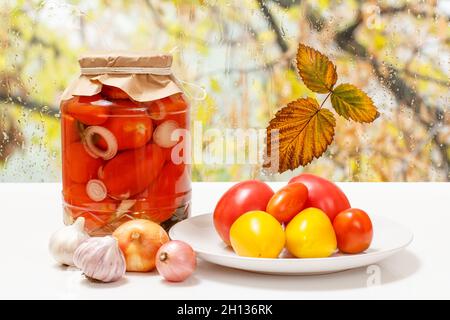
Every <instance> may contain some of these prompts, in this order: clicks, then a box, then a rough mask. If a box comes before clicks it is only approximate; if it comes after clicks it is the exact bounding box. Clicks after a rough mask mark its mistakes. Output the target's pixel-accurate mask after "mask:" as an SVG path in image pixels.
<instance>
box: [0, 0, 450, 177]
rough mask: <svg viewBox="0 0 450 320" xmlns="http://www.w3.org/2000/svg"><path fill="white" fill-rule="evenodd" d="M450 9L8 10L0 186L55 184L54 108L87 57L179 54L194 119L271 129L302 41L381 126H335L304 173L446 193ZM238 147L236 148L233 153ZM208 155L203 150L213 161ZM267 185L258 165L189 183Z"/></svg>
mask: <svg viewBox="0 0 450 320" xmlns="http://www.w3.org/2000/svg"><path fill="white" fill-rule="evenodd" d="M449 21H450V1H445V0H424V1H421V0H420V1H419V0H417V1H412V0H411V1H401V0H399V1H394V0H386V1H370V0H368V1H358V0H341V1H338V0H336V1H332V0H267V1H263V0H209V1H208V0H203V1H202V0H197V1H195V0H192V1H188V0H186V1H185V0H172V1H169V0H134V1H126V0H78V1H68V0H67V1H63V0H59V1H58V0H53V1H52V0H48V1H42V0H41V1H38V0H36V1H34V0H29V1H25V0H4V1H1V4H0V181H4V182H6V181H58V180H59V179H60V170H61V164H60V141H59V139H60V125H59V112H58V106H59V101H58V99H59V96H60V94H61V93H62V91H63V90H64V88H65V87H66V86H67V85H68V84H69V82H70V81H71V80H72V79H73V78H74V77H76V76H77V75H78V72H79V70H78V63H77V57H78V56H79V55H81V54H83V53H86V52H92V51H108V50H114V51H117V50H133V51H149V52H172V53H173V54H174V57H175V59H174V61H175V66H174V69H175V71H176V74H177V75H178V77H179V78H181V79H184V80H186V81H190V82H194V83H196V84H198V85H201V86H203V87H205V88H206V90H207V92H208V95H207V97H206V99H205V100H203V101H193V102H192V119H193V120H196V121H201V122H202V123H203V124H204V126H205V129H207V128H224V127H229V128H243V129H245V128H265V127H266V126H267V123H268V121H269V119H270V118H271V117H272V116H273V115H274V114H275V112H276V111H277V110H278V109H279V108H280V107H282V106H283V105H285V104H286V103H287V102H289V101H291V100H293V99H296V98H298V97H303V96H314V94H313V93H312V92H311V91H309V90H308V89H307V88H306V87H305V86H304V85H303V84H302V82H301V81H300V80H299V78H298V76H297V73H296V71H295V68H293V63H292V62H293V59H294V58H295V53H296V49H297V45H298V43H299V42H300V41H301V42H303V43H305V44H308V45H310V46H313V47H315V48H316V49H318V50H320V51H322V52H323V53H325V54H327V55H328V56H329V57H330V58H331V59H332V60H333V61H334V62H335V64H336V65H337V69H338V73H339V77H340V80H339V82H340V83H344V82H351V83H354V84H355V85H357V86H359V87H360V88H362V89H364V90H365V91H366V92H367V93H368V94H369V95H370V96H371V97H372V98H373V100H374V102H375V104H376V105H377V106H378V108H379V110H380V112H381V113H382V115H381V117H380V118H379V119H377V121H375V123H373V124H369V125H361V124H355V123H351V122H346V121H343V119H338V126H337V132H336V135H335V140H334V142H333V144H332V145H331V147H330V148H329V149H328V151H327V152H326V154H325V155H324V156H323V157H322V158H320V159H318V160H315V161H313V163H312V164H310V165H308V166H307V167H304V168H299V169H297V170H296V171H295V172H289V173H284V174H282V175H276V176H270V177H264V176H263V177H262V178H263V179H267V180H270V179H272V180H285V179H287V178H288V177H289V176H291V175H294V174H296V173H298V172H300V171H309V172H314V173H318V174H321V175H322V176H325V177H328V178H331V179H334V180H338V181H448V180H449V178H450V176H449V166H450V114H449V110H448V106H449V99H450V95H449V84H450V82H449V71H450V28H449ZM226 148H227V149H230V148H231V149H232V148H234V146H233V145H230V146H226ZM204 152H208V148H207V142H205V150H204ZM250 177H261V173H260V166H258V165H206V164H200V165H195V166H194V170H193V178H194V180H197V181H199V180H201V181H222V180H239V179H245V178H250Z"/></svg>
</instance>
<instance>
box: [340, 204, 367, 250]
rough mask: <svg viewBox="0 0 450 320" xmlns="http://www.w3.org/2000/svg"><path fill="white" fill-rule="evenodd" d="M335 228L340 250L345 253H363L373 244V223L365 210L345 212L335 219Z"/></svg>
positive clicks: (352, 209) (353, 209)
mask: <svg viewBox="0 0 450 320" xmlns="http://www.w3.org/2000/svg"><path fill="white" fill-rule="evenodd" d="M333 227H334V231H335V233H336V238H337V245H338V248H339V250H340V251H341V252H343V253H360V252H363V251H364V250H367V248H369V246H370V243H371V242H372V237H373V227H372V221H371V220H370V218H369V216H368V214H367V213H365V212H364V211H363V210H360V209H355V208H351V209H347V210H344V211H343V212H341V213H339V214H338V215H337V216H336V217H335V218H334V221H333Z"/></svg>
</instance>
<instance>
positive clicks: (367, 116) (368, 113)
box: [331, 83, 380, 122]
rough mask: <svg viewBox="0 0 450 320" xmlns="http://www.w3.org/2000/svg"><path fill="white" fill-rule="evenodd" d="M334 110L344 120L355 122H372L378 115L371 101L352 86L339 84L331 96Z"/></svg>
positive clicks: (362, 92)
mask: <svg viewBox="0 0 450 320" xmlns="http://www.w3.org/2000/svg"><path fill="white" fill-rule="evenodd" d="M331 104H332V105H333V108H334V110H336V112H337V113H338V114H339V115H341V116H343V117H344V118H345V119H347V120H348V119H352V120H353V121H357V122H372V121H374V120H375V119H376V118H378V116H379V115H380V114H379V113H378V111H377V108H376V107H375V105H374V104H373V102H372V99H370V97H369V96H368V95H367V94H366V93H365V92H364V91H362V90H360V89H358V88H357V87H355V86H354V85H352V84H348V83H345V84H341V85H339V86H337V87H336V88H335V89H334V90H333V93H332V94H331Z"/></svg>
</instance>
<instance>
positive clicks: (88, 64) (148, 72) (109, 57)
mask: <svg viewBox="0 0 450 320" xmlns="http://www.w3.org/2000/svg"><path fill="white" fill-rule="evenodd" d="M79 64H80V68H81V74H80V76H79V77H78V78H77V79H76V80H75V81H74V82H73V83H72V84H71V85H70V86H69V87H68V88H67V89H66V91H65V92H64V93H63V95H62V98H61V100H68V99H70V98H72V97H73V96H92V95H95V94H97V93H99V92H100V91H101V90H102V86H103V85H108V86H112V87H116V88H120V89H121V90H123V91H125V93H127V94H128V95H129V96H130V97H131V98H132V99H133V100H135V101H138V102H147V101H154V100H158V99H162V98H165V97H168V96H171V95H173V94H176V93H180V92H182V89H181V88H180V86H179V85H178V84H177V80H176V78H175V77H174V76H173V74H172V71H171V66H172V56H171V55H145V54H136V53H126V54H116V53H108V54H93V55H89V56H84V57H82V58H80V59H79Z"/></svg>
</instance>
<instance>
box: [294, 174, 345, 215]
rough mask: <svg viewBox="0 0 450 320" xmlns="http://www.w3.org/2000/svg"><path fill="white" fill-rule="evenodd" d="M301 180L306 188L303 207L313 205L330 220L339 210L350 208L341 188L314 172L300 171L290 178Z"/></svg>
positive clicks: (295, 180)
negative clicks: (306, 192) (300, 172)
mask: <svg viewBox="0 0 450 320" xmlns="http://www.w3.org/2000/svg"><path fill="white" fill-rule="evenodd" d="M292 182H301V183H303V184H304V185H305V186H306V188H308V201H306V204H305V208H309V207H314V208H318V209H321V210H322V211H323V212H325V213H326V214H327V216H328V217H329V218H330V220H331V222H333V219H334V217H335V216H336V215H337V214H338V213H339V212H341V211H344V210H345V209H348V208H350V202H349V201H348V199H347V196H346V195H345V194H344V192H342V190H341V189H340V188H339V187H338V186H337V185H335V184H334V183H333V182H331V181H329V180H327V179H324V178H321V177H319V176H316V175H314V174H309V173H302V174H300V175H298V176H296V177H294V178H292V179H291V180H289V183H292Z"/></svg>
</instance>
